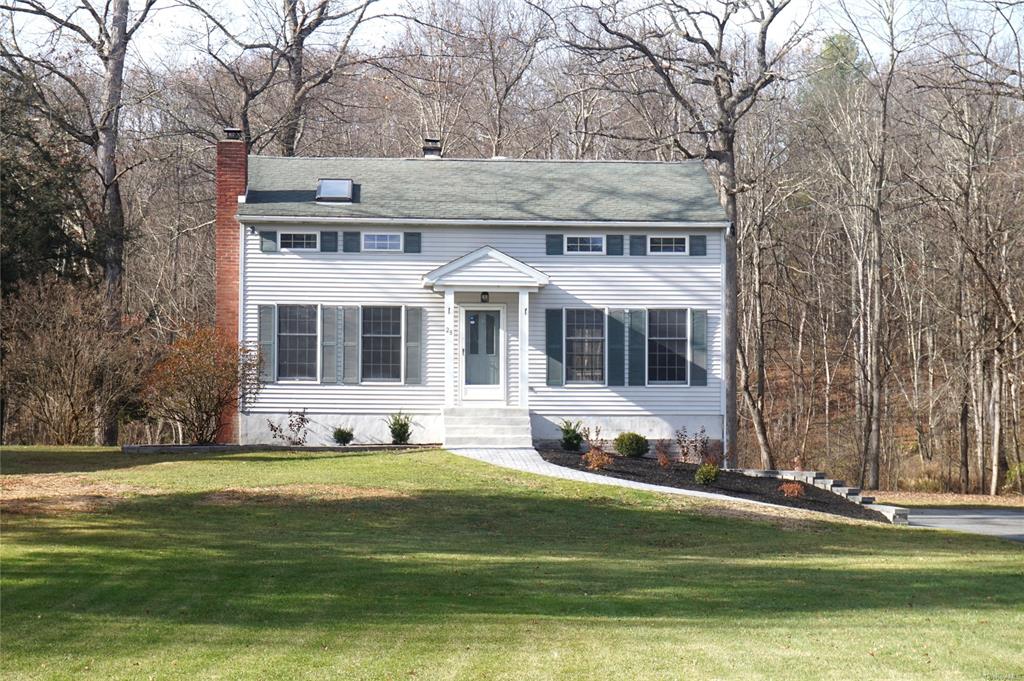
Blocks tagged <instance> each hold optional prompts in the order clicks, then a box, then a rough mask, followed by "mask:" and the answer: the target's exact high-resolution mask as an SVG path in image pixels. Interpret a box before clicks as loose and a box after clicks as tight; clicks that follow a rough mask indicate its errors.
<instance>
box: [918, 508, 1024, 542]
mask: <svg viewBox="0 0 1024 681" xmlns="http://www.w3.org/2000/svg"><path fill="white" fill-rule="evenodd" d="M910 524H911V525H914V526H917V527H938V528H942V529H944V530H955V531H957V532H972V533H974V534H988V535H992V536H993V537H1001V538H1003V539H1009V540H1010V541H1019V542H1024V509H1008V508H984V507H979V508H911V509H910Z"/></svg>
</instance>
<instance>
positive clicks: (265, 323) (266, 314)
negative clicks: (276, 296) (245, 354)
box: [258, 305, 277, 382]
mask: <svg viewBox="0 0 1024 681" xmlns="http://www.w3.org/2000/svg"><path fill="white" fill-rule="evenodd" d="M274 312H275V310H274V306H273V305H260V306H259V315H258V322H259V323H258V326H259V345H260V380H261V381H264V382H270V381H273V380H274V340H275V338H276V337H277V333H276V331H277V330H276V329H275V328H274Z"/></svg>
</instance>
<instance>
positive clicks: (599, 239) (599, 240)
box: [556, 236, 604, 254]
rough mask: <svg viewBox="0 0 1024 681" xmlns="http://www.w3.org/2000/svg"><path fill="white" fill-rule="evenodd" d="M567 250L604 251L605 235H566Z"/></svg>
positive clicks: (569, 251) (597, 252)
mask: <svg viewBox="0 0 1024 681" xmlns="http://www.w3.org/2000/svg"><path fill="white" fill-rule="evenodd" d="M556 243H557V242H556ZM565 252H566V253H595V254H601V253H604V236H566V237H565Z"/></svg>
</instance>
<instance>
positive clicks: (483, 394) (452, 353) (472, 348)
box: [423, 246, 548, 408]
mask: <svg viewBox="0 0 1024 681" xmlns="http://www.w3.org/2000/svg"><path fill="white" fill-rule="evenodd" d="M547 283H548V277H547V275H546V274H544V273H543V272H541V271H539V270H537V269H535V268H533V267H531V266H529V265H527V264H526V263H524V262H521V261H519V260H516V259H515V258H512V257H511V256H509V255H507V254H505V253H502V252H501V251H499V250H497V249H496V248H492V247H490V246H485V247H483V248H480V249H477V250H475V251H472V252H470V253H467V254H466V255H464V256H462V257H460V258H457V259H456V260H453V261H451V262H449V263H447V264H446V265H442V266H441V267H439V268H437V269H435V270H433V271H432V272H430V273H428V274H426V275H425V276H424V277H423V285H424V286H425V287H427V288H431V289H432V290H434V291H437V292H438V293H441V294H442V295H444V358H445V385H444V397H445V399H444V404H445V406H447V407H452V406H456V405H458V404H462V403H474V404H475V403H481V404H483V403H487V404H495V403H501V404H504V405H507V406H517V407H521V408H528V407H529V367H528V357H529V347H530V323H529V320H530V294H531V293H536V292H537V291H539V290H540V288H541V287H542V286H545V285H547ZM456 293H458V294H460V295H459V301H458V302H457V301H456ZM491 294H514V299H513V300H514V302H512V304H498V303H492V302H491V301H490V296H491ZM513 315H514V316H515V324H512V323H511V322H512V316H513ZM489 324H490V325H491V327H490V328H489V327H488V325H489ZM513 327H514V328H515V332H516V338H517V340H518V343H517V346H518V348H519V350H518V352H517V353H516V358H515V363H516V364H515V366H514V367H512V368H513V371H509V370H508V367H507V362H508V361H509V359H510V357H509V343H508V341H509V332H508V330H509V329H512V328H513ZM492 333H493V335H491V334H492ZM491 341H493V343H492V344H491V345H489V343H490V342H491ZM491 350H493V353H492V352H490V351H491ZM495 364H497V371H498V377H499V379H500V381H499V382H498V384H497V385H496V383H495V381H494V371H495ZM507 377H511V380H512V381H516V382H517V390H516V393H517V399H516V403H515V404H509V401H508V394H509V392H510V391H509V390H508V387H509V386H508V385H507V383H508V382H509V378H507Z"/></svg>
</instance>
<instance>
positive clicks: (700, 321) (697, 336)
mask: <svg viewBox="0 0 1024 681" xmlns="http://www.w3.org/2000/svg"><path fill="white" fill-rule="evenodd" d="M690 314H691V315H693V318H692V319H691V320H690V333H691V334H692V335H693V337H692V338H691V339H690V349H691V351H692V352H693V358H692V359H691V360H690V385H707V384H708V311H707V310H691V311H690Z"/></svg>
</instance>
